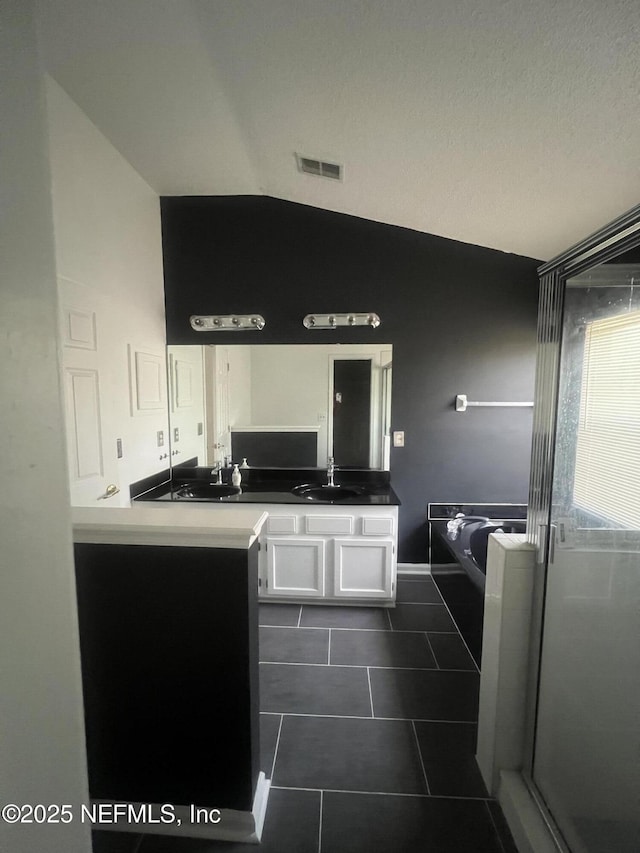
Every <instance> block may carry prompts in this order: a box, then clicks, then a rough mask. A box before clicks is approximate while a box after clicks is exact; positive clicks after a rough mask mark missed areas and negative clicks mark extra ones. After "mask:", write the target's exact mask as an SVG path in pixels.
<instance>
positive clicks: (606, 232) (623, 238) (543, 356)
mask: <svg viewBox="0 0 640 853" xmlns="http://www.w3.org/2000/svg"><path fill="white" fill-rule="evenodd" d="M638 245H640V205H637V206H636V207H634V208H632V209H631V210H629V211H628V212H627V213H625V214H624V215H622V216H621V217H619V218H618V219H616V220H614V221H613V222H611V223H609V224H608V225H606V226H604V227H603V228H602V229H600V230H599V231H597V232H595V233H594V234H592V235H590V236H589V237H587V238H586V239H585V240H583V241H581V242H580V243H577V244H576V245H575V246H572V247H571V248H569V249H567V250H566V251H565V252H563V253H562V254H560V255H558V256H557V257H555V258H553V259H552V260H551V261H548V262H547V263H545V264H543V265H542V266H540V267H539V268H538V273H539V275H540V292H539V301H538V328H537V360H536V378H535V408H534V418H533V432H532V445H531V474H530V480H529V503H528V512H527V541H528V542H529V543H531V544H533V545H534V546H535V549H536V551H535V554H536V559H535V561H536V570H535V580H534V590H533V613H532V628H531V642H530V659H529V672H528V684H527V719H526V721H525V749H526V753H525V762H524V767H523V773H522V775H523V779H524V782H525V784H526V785H527V788H528V789H529V793H530V794H531V796H532V797H533V799H534V801H535V802H536V804H537V806H538V808H539V810H540V813H541V815H542V817H543V819H544V821H545V823H546V825H547V828H548V830H549V832H550V834H551V836H552V837H553V839H554V842H555V844H556V846H557V848H558V850H559V851H562V853H570V851H569V848H568V847H567V846H566V843H565V842H564V840H563V838H562V835H561V833H560V830H559V829H558V827H557V825H556V823H555V821H554V819H553V817H552V815H551V814H550V813H549V811H548V809H547V807H546V804H545V802H544V800H543V797H542V795H541V793H540V792H539V790H538V788H537V785H536V783H535V781H534V779H533V762H534V755H535V746H536V719H537V707H538V690H539V685H540V659H541V651H542V639H543V618H544V608H545V591H546V581H547V558H548V551H549V540H550V537H549V529H550V513H551V498H552V486H553V474H554V462H555V438H556V428H557V413H558V388H559V378H560V377H559V370H560V358H561V344H562V321H563V314H564V298H565V291H566V284H567V280H568V279H569V278H572V277H574V276H576V275H578V274H579V273H581V272H584V271H586V270H587V269H589V268H591V267H593V266H595V265H597V264H601V263H605V262H606V261H610V260H611V259H613V258H614V257H616V256H617V255H620V254H622V253H624V252H626V251H628V250H629V249H632V248H635V247H636V246H638Z"/></svg>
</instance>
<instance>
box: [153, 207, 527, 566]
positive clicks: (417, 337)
mask: <svg viewBox="0 0 640 853" xmlns="http://www.w3.org/2000/svg"><path fill="white" fill-rule="evenodd" d="M488 203H489V202H488ZM162 231H163V247H164V249H163V251H164V267H165V293H166V297H165V298H166V313H167V340H168V343H170V344H190V343H198V344H203V343H225V344H230V343H265V344H267V343H313V342H316V343H327V342H336V341H340V342H343V343H368V342H371V341H378V342H384V343H392V344H393V394H392V421H393V429H394V430H404V432H405V447H404V448H397V449H393V450H392V455H391V482H392V485H393V487H394V489H395V490H396V492H397V493H398V496H399V497H400V500H401V501H402V506H401V508H400V530H399V535H400V547H399V559H400V561H402V562H426V561H427V559H428V555H427V545H428V531H427V525H426V523H425V517H426V512H427V503H428V502H429V501H441V502H452V503H461V502H466V503H469V502H484V501H493V502H499V503H510V502H523V501H526V500H527V490H528V477H529V455H530V443H531V422H532V412H531V409H524V408H521V409H470V410H468V411H467V412H465V413H457V412H456V411H455V409H454V400H455V396H456V394H467V396H468V398H469V399H470V400H521V401H525V400H532V399H533V380H534V366H535V330H536V316H537V294H538V278H537V274H536V267H537V266H538V264H539V263H540V262H539V261H537V260H534V259H532V258H524V257H520V256H518V255H509V254H505V253H503V252H499V251H496V250H493V249H484V248H480V247H478V246H471V245H468V244H466V243H458V242H456V241H454V240H448V239H445V238H442V237H435V236H432V235H429V234H422V233H420V232H417V231H410V230H408V229H405V228H398V227H395V226H392V225H384V224H381V223H377V222H371V221H369V220H366V219H359V218H357V217H353V216H346V215H344V214H338V213H331V212H329V211H326V210H319V209H316V208H311V207H306V206H304V205H299V204H293V203H291V202H286V201H280V200H278V199H272V198H267V197H256V196H238V197H217V196H216V197H198V198H192V197H185V198H163V199H162ZM332 311H335V312H344V311H375V312H376V313H378V314H379V315H380V318H381V320H382V323H381V325H380V327H379V328H378V329H370V328H354V329H338V330H335V331H324V332H323V331H308V330H307V329H305V328H304V327H303V325H302V318H303V317H304V315H305V314H308V313H313V312H318V313H321V312H332ZM252 312H257V313H260V314H262V315H263V316H264V317H265V320H266V327H265V328H264V330H263V331H262V332H242V333H233V332H225V333H199V332H195V331H193V330H192V329H191V326H190V325H189V316H190V315H191V314H225V313H252Z"/></svg>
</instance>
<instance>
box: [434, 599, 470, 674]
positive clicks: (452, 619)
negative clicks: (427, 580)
mask: <svg viewBox="0 0 640 853" xmlns="http://www.w3.org/2000/svg"><path fill="white" fill-rule="evenodd" d="M435 587H436V589H438V584H435ZM438 595H439V596H440V598H441V599H442V603H443V604H444V606H445V607H446V608H447V613H448V614H449V617H450V618H451V621H452V622H453V624H454V625H455V628H456V633H457V634H458V636H459V637H460V639H461V640H462V642H463V643H464V647H465V649H466V650H467V652H468V654H469V657H470V658H471V660H472V662H473V666H474V669H473V672H477V673H480V667H479V666H478V664H477V663H476V659H475V658H474V656H473V655H472V654H471V649H470V648H469V646H468V645H467V641H466V640H465V638H464V637H463V636H462V632H461V631H460V629H459V628H458V623H457V622H456V620H455V619H454V618H453V613H452V612H451V611H450V610H449V605H448V604H447V602H446V601H445V600H444V596H443V595H442V593H441V592H440V590H439V589H438ZM430 633H431V634H442V633H443V632H442V631H431V632H430ZM448 633H451V632H448Z"/></svg>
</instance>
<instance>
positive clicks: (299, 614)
mask: <svg viewBox="0 0 640 853" xmlns="http://www.w3.org/2000/svg"><path fill="white" fill-rule="evenodd" d="M302 606H303V605H302V604H301V605H300V612H299V613H298V624H297V625H296V627H297V628H299V627H300V622H302Z"/></svg>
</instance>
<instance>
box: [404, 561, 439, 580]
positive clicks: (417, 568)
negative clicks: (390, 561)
mask: <svg viewBox="0 0 640 853" xmlns="http://www.w3.org/2000/svg"><path fill="white" fill-rule="evenodd" d="M398 574H399V575H402V576H403V577H404V576H406V575H416V576H420V575H430V574H431V566H430V565H429V563H398Z"/></svg>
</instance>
